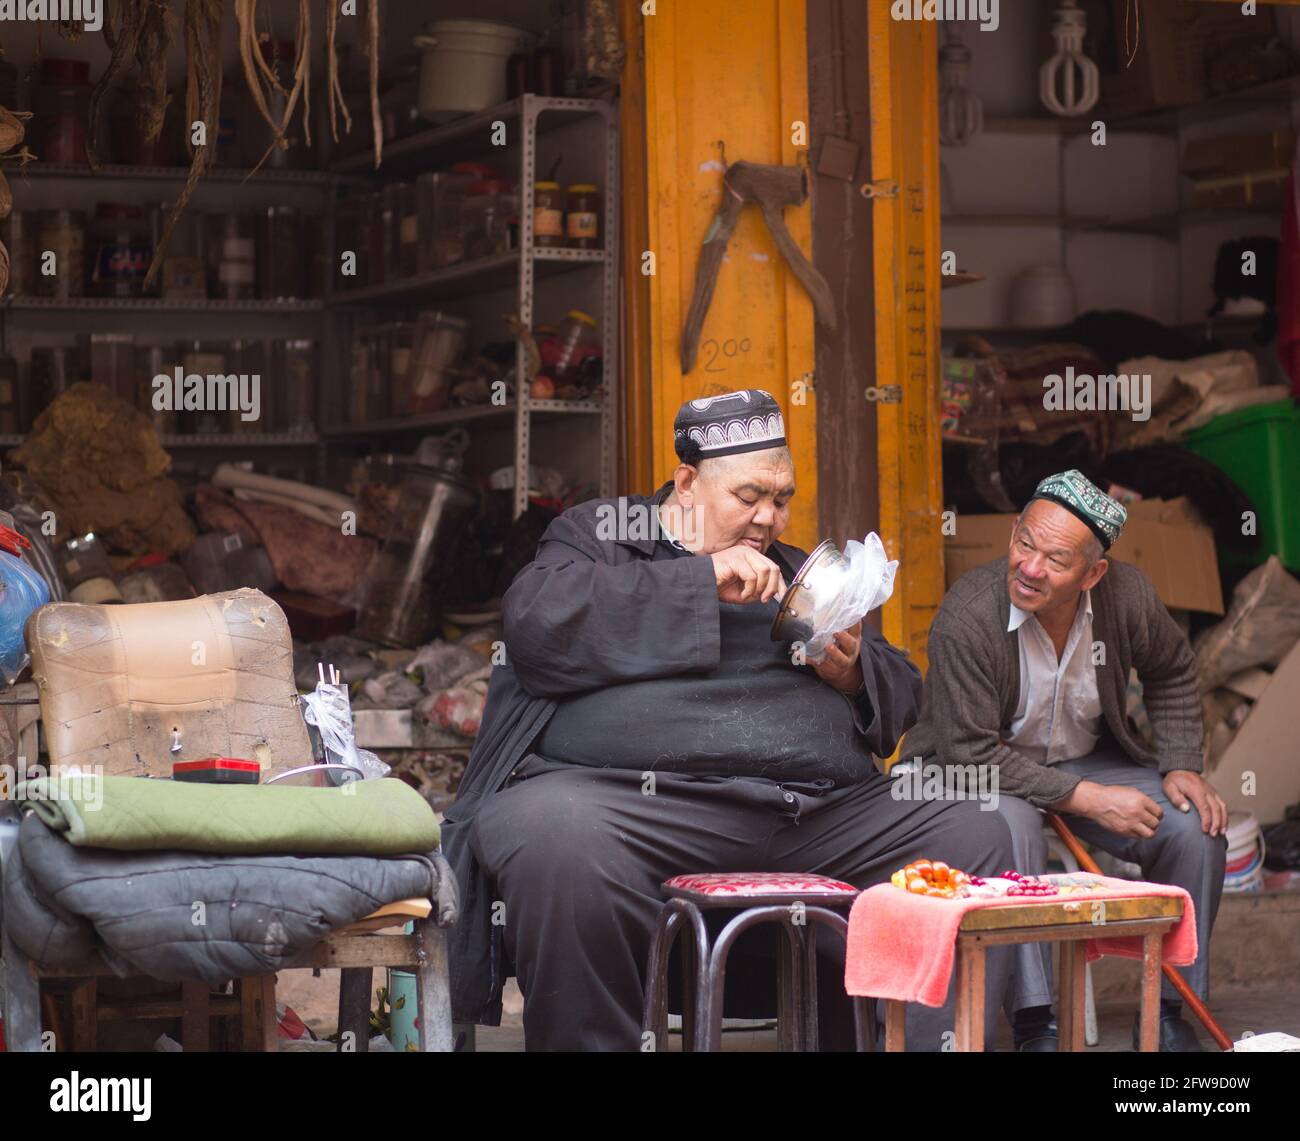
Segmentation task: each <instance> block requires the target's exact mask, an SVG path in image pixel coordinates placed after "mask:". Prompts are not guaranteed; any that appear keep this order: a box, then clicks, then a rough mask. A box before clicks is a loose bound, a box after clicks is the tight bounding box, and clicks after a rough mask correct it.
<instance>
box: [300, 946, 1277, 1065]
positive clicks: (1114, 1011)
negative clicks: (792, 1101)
mask: <svg viewBox="0 0 1300 1141" xmlns="http://www.w3.org/2000/svg"><path fill="white" fill-rule="evenodd" d="M1133 967H1134V969H1136V964H1133ZM337 994H338V974H337V972H334V971H325V972H322V975H321V978H319V979H313V978H312V976H311V974H310V973H309V972H306V971H294V972H289V973H285V974H282V975H281V976H280V985H279V987H278V988H277V998H278V999H279V1000H280V1001H281V1002H288V1003H289V1005H290V1006H292V1007H293V1008H294V1009H295V1010H296V1011H297V1012H298V1014H299V1015H301V1016H302V1018H303V1019H304V1021H306V1022H307V1024H308V1025H309V1026H311V1028H312V1030H313V1031H315V1032H316V1033H317V1034H321V1035H324V1034H330V1033H333V1030H334V1026H335V1014H334V1003H336V1002H337ZM503 1008H504V1014H503V1018H502V1024H501V1025H500V1026H495V1027H487V1026H480V1027H478V1029H477V1031H476V1035H477V1041H476V1049H477V1050H479V1051H481V1052H483V1053H491V1052H505V1053H513V1052H518V1051H522V1050H523V1048H524V1030H523V1019H522V1017H521V1011H522V1009H523V1000H522V997H521V996H520V994H519V991H518V989H517V988H516V987H515V985H514V980H511V982H510V984H509V985H508V987H507V990H506V993H505V995H504V996H503ZM1210 1009H1211V1013H1212V1014H1213V1015H1214V1017H1215V1018H1216V1019H1218V1021H1219V1023H1220V1024H1221V1025H1222V1026H1223V1029H1224V1031H1225V1032H1226V1033H1227V1034H1228V1035H1229V1036H1230V1037H1232V1038H1233V1039H1234V1040H1235V1039H1237V1038H1239V1037H1241V1036H1242V1035H1243V1034H1245V1033H1247V1032H1248V1031H1249V1032H1253V1033H1256V1034H1260V1033H1264V1032H1266V1031H1270V1030H1280V1031H1284V1032H1286V1033H1288V1034H1293V1035H1295V1036H1296V1037H1298V1038H1300V983H1298V984H1297V985H1295V986H1289V987H1285V988H1279V987H1276V986H1273V987H1267V988H1266V987H1259V988H1254V989H1248V990H1240V991H1235V992H1230V993H1224V994H1216V995H1215V997H1214V1001H1213V1002H1212V1003H1211V1004H1210ZM1135 1010H1136V1006H1135V1004H1134V1003H1132V1002H1129V1001H1119V1002H1102V1003H1099V1004H1098V1007H1097V1029H1098V1033H1099V1036H1100V1041H1099V1042H1098V1044H1097V1045H1096V1046H1094V1047H1090V1049H1092V1050H1098V1051H1102V1052H1116V1051H1129V1050H1132V1048H1133V1046H1132V1041H1131V1036H1132V1031H1133V1017H1134V1011H1135ZM1200 1037H1201V1042H1202V1044H1203V1045H1204V1046H1206V1047H1207V1049H1209V1048H1212V1046H1213V1043H1212V1041H1211V1040H1210V1037H1209V1035H1208V1034H1206V1033H1205V1032H1204V1031H1201V1032H1200ZM722 1048H723V1049H724V1050H737V1051H774V1050H775V1049H776V1031H775V1029H774V1028H772V1027H768V1028H762V1029H746V1030H737V1031H728V1032H726V1033H724V1034H723V1040H722ZM1010 1048H1011V1032H1010V1029H1009V1027H1007V1026H1006V1025H1005V1023H1004V1024H1003V1025H1002V1032H1001V1035H1000V1036H999V1038H998V1041H997V1043H996V1049H998V1050H1009V1049H1010ZM669 1049H670V1050H679V1049H681V1037H680V1035H677V1034H673V1035H670V1043H669Z"/></svg>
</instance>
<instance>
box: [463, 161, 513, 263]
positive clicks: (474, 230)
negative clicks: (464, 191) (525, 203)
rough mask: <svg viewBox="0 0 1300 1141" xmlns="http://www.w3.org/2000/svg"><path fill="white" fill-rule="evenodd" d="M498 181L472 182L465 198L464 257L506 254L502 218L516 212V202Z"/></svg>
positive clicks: (506, 233)
mask: <svg viewBox="0 0 1300 1141" xmlns="http://www.w3.org/2000/svg"><path fill="white" fill-rule="evenodd" d="M510 190H511V188H510V183H508V182H505V181H503V180H501V179H488V180H486V181H484V182H475V183H473V184H472V185H471V186H470V188H469V194H468V195H467V196H466V198H465V209H464V217H465V256H466V257H468V258H486V257H492V256H493V255H494V254H503V253H507V252H509V249H510V245H509V241H510V238H509V231H508V230H507V228H506V219H507V218H509V217H511V216H512V215H514V214H517V213H518V212H519V199H518V198H517V197H516V196H515V195H514V194H512V193H511V192H510Z"/></svg>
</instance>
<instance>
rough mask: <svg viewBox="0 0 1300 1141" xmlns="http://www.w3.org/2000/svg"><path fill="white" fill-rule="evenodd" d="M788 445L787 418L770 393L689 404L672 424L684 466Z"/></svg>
mask: <svg viewBox="0 0 1300 1141" xmlns="http://www.w3.org/2000/svg"><path fill="white" fill-rule="evenodd" d="M784 444H785V417H783V416H782V415H781V406H780V405H779V404H778V403H777V402H776V400H775V399H774V398H773V397H772V395H771V394H770V393H767V392H764V391H763V390H762V389H760V388H746V389H744V390H742V391H740V392H724V393H722V394H721V395H719V396H701V397H700V398H699V399H697V400H688V401H687V402H686V403H685V404H683V405H682V406H681V408H679V409H678V410H677V418H676V419H675V420H674V421H673V446H674V447H675V448H676V449H677V458H678V459H680V460H682V461H683V462H684V463H690V462H691V459H688V458H687V457H692V458H695V459H706V460H707V459H714V458H716V457H717V456H733V455H736V454H738V453H740V452H757V451H760V450H762V449H764V448H779V447H783V446H784Z"/></svg>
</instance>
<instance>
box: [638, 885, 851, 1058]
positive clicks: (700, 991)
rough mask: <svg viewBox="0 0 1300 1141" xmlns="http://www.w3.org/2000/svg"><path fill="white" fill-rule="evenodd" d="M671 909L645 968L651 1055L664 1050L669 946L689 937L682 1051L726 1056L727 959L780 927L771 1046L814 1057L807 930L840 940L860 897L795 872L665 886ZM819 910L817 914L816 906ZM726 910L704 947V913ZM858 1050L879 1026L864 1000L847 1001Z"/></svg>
mask: <svg viewBox="0 0 1300 1141" xmlns="http://www.w3.org/2000/svg"><path fill="white" fill-rule="evenodd" d="M663 887H664V894H665V895H667V896H668V897H669V898H668V902H667V903H665V904H664V906H663V909H662V910H661V911H660V912H659V918H658V921H657V922H656V924H655V932H654V938H653V939H652V940H651V943H650V956H649V963H648V965H647V968H646V993H645V1012H644V1018H643V1019H642V1029H643V1030H644V1031H645V1032H646V1033H647V1034H649V1035H651V1038H650V1042H651V1043H652V1046H651V1048H652V1049H659V1046H660V1044H661V1043H662V1042H663V1041H664V1040H665V1035H666V1032H667V1025H668V1014H667V1003H668V960H669V957H670V955H671V953H672V948H673V941H674V940H675V939H676V937H677V935H678V932H679V931H680V930H681V929H682V928H683V927H685V929H686V935H685V938H683V940H682V952H683V956H682V958H683V971H682V983H683V992H684V996H683V1003H682V1005H683V1010H682V1049H683V1050H700V1051H706V1050H719V1049H721V1047H722V996H723V984H724V979H725V976H726V971H727V955H728V954H729V952H730V951H731V948H732V945H733V944H734V943H735V941H736V939H737V938H739V936H740V934H741V932H743V931H745V930H746V929H748V928H750V927H753V926H755V925H756V924H759V923H779V924H780V925H781V927H782V930H783V931H784V933H785V936H786V937H785V938H783V939H778V940H777V995H778V1010H777V1041H778V1047H779V1048H780V1049H782V1050H799V1051H803V1050H816V1049H817V953H816V949H815V947H814V940H813V939H812V938H811V937H810V933H809V930H808V926H809V924H820V925H822V926H823V927H829V928H830V929H831V930H832V931H834V932H835V933H836V934H837V935H839V937H840V938H841V939H844V938H846V937H847V935H848V922H847V920H846V919H845V917H844V916H843V915H841V914H839V912H838V910H831V909H832V908H835V909H843V910H844V911H847V910H848V908H850V907H851V906H852V905H853V901H854V900H855V899H856V898H857V897H858V889H857V888H855V887H854V886H853V885H852V884H847V883H842V882H841V881H840V880H833V879H830V878H829V877H827V876H819V875H801V874H797V873H793V872H712V873H702V874H696V875H682V876H674V877H673V878H672V879H670V880H667V881H665V883H664V885H663ZM814 904H816V905H817V906H814ZM719 908H729V909H731V910H734V911H737V912H738V914H737V915H735V916H734V917H733V918H732V919H730V920H728V922H727V924H726V926H725V927H723V929H722V931H721V932H720V933H719V935H718V938H717V941H716V942H715V943H713V944H712V946H710V943H709V933H708V929H707V927H706V925H705V922H704V915H703V910H702V909H719ZM852 1001H853V1019H854V1028H855V1034H856V1038H857V1048H858V1049H859V1050H871V1049H874V1048H875V1018H874V1014H873V1011H872V1006H871V1002H870V1000H867V999H853V1000H852Z"/></svg>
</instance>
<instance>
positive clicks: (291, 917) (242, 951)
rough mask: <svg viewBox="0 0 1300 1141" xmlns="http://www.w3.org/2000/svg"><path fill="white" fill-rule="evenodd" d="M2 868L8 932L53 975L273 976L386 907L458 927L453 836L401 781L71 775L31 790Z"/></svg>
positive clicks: (22, 793)
mask: <svg viewBox="0 0 1300 1141" xmlns="http://www.w3.org/2000/svg"><path fill="white" fill-rule="evenodd" d="M15 795H16V798H17V800H18V801H19V803H22V804H26V805H27V806H29V807H31V808H33V809H34V811H32V812H30V813H28V814H27V815H26V816H25V817H24V818H23V820H22V823H21V825H20V826H19V827H18V829H17V838H16V841H15V842H13V843H11V844H9V843H7V844H6V845H5V847H6V849H7V850H6V851H5V853H4V860H3V874H4V893H3V900H4V914H3V923H4V928H5V932H6V934H7V935H8V936H9V937H10V938H11V939H12V940H13V942H14V944H15V946H17V948H18V949H19V950H20V951H22V952H23V953H24V954H26V955H27V956H28V957H29V958H30V959H32V960H33V961H35V962H37V963H39V964H41V965H42V966H44V967H47V968H64V969H72V970H77V969H84V968H85V967H86V966H87V964H89V963H93V962H95V961H96V960H97V959H102V960H103V961H104V962H106V963H107V964H108V965H109V967H110V968H111V969H112V970H113V971H115V972H116V973H117V974H119V975H123V976H125V975H128V974H143V975H148V976H151V977H153V978H158V979H168V980H191V979H198V980H202V981H204V982H207V983H210V984H213V985H220V984H221V983H224V982H225V981H226V980H228V979H232V978H240V977H245V976H253V975H265V974H271V973H273V972H275V971H276V970H278V969H280V968H281V967H283V966H285V965H286V964H288V963H289V962H291V961H292V960H293V959H294V958H295V957H297V956H298V955H300V954H302V953H303V952H305V951H306V950H307V949H309V948H310V947H311V946H312V945H313V944H315V943H316V942H318V941H319V940H320V939H322V938H323V937H324V936H326V935H327V934H329V932H330V931H331V930H333V929H335V928H338V927H343V926H346V925H347V924H349V923H354V922H356V921H357V920H359V919H361V918H363V917H365V916H366V915H369V914H370V913H371V912H373V911H375V910H377V909H378V908H380V907H382V906H383V905H384V904H387V903H393V902H396V901H398V900H403V899H411V898H417V897H418V898H425V899H430V900H432V901H433V902H434V912H433V915H434V917H435V918H436V919H437V920H438V921H439V922H440V923H441V924H443V925H446V924H448V923H450V922H452V921H454V919H455V912H456V897H455V881H454V878H453V877H452V875H451V873H450V870H449V869H448V868H447V865H446V863H445V861H444V860H443V858H442V856H441V855H440V854H439V853H438V852H437V848H438V844H439V829H438V822H437V819H436V817H435V816H434V814H433V812H432V810H431V809H430V808H429V806H428V804H427V803H426V802H425V800H424V798H423V797H421V796H420V794H419V793H417V792H416V791H415V790H414V789H412V788H411V787H409V786H408V785H406V784H405V783H403V782H402V781H400V780H395V779H380V780H372V781H359V782H356V783H353V784H351V785H346V786H344V787H342V788H333V789H324V788H293V787H281V786H274V785H270V786H262V785H212V784H187V783H179V782H173V781H166V780H150V779H147V778H141V777H96V776H92V775H81V774H65V775H62V776H58V777H50V778H42V779H40V780H33V781H27V782H25V783H23V784H20V785H19V786H18V788H17V789H16V790H15Z"/></svg>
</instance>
